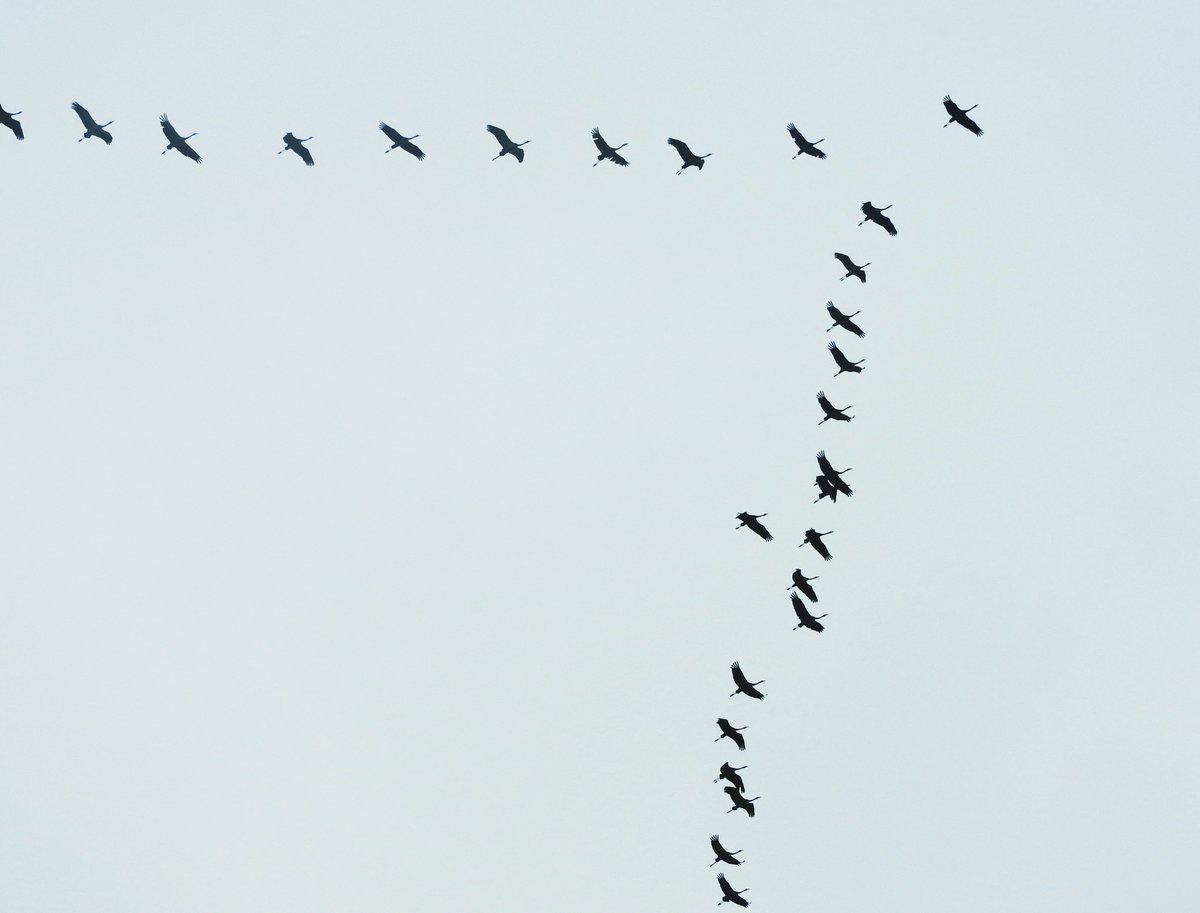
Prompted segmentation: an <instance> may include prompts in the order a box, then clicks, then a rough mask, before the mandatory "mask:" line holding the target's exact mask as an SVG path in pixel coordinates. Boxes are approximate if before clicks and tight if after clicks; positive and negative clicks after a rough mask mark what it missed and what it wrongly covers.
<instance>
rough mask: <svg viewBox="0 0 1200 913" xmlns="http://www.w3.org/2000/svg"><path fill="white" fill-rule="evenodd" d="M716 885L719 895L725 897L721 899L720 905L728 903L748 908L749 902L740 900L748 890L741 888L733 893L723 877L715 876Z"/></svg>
mask: <svg viewBox="0 0 1200 913" xmlns="http://www.w3.org/2000/svg"><path fill="white" fill-rule="evenodd" d="M710 868H711V866H710ZM717 884H719V885H720V886H721V893H722V894H724V895H725V896H724V897H722V898H721V903H725V901H729V902H730V903H735V904H737V905H738V906H739V907H748V906H750V901H748V900H743V899H742V895H743V894H745V893H746V892H747V891H748V890H750V889H749V888H742V889H741V890H740V891H735V890H734V889H733V887H732V886H731V885H730V884H729V882H728V881H726V880H725V876H724V875H718V876H717Z"/></svg>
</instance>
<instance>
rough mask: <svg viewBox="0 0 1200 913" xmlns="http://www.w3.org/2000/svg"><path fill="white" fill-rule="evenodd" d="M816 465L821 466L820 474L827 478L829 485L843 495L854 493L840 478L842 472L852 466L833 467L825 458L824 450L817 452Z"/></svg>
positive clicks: (847, 470)
mask: <svg viewBox="0 0 1200 913" xmlns="http://www.w3.org/2000/svg"><path fill="white" fill-rule="evenodd" d="M817 465H818V466H820V467H821V475H823V476H824V477H825V478H827V479H828V480H829V484H830V485H832V486H833V487H834V488H836V489H837V490H838V491H840V492H841V493H842V494H844V495H852V494H854V490H853V489H852V488H851V487H850V486H849V485H847V484H846V482H845V480H843V479H842V474H843V473H846V472H849V471H850V470H851V469H853V468H854V467H853V466H850V467H848V468H846V469H834V468H833V466H832V464H831V463H830V462H829V460H828V459H826V457H825V451H824V450H822V451H821V452H820V453H818V454H817Z"/></svg>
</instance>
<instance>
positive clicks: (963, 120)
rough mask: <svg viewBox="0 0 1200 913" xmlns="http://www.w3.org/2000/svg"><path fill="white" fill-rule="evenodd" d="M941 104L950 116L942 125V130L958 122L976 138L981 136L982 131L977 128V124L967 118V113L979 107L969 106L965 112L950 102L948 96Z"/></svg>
mask: <svg viewBox="0 0 1200 913" xmlns="http://www.w3.org/2000/svg"><path fill="white" fill-rule="evenodd" d="M942 104H943V105H945V107H946V113H947V114H949V115H950V119H949V120H948V121H946V122H945V123H944V124H942V128H943V129H945V128H946V127H949V126H950V125H951V124H952V123H954V122H955V121H958V123H960V124H962V125H963V126H964V127H966V128H967V129H968V130H970V131H971V132H972V133H974V134H975V135H976V136H983V129H982V128H981V127H980V126H979V124H977V123H975V121H973V120H971V118H969V117H967V111H974V110H975V109H976V108H978V107H979V105H971V107H969V108H967V111H964V110H963V109H962V108H960V107H959V106H958V105H956V104H955V103H954V102H953V101H951V99H950V96H949V95H947V96H946V97H945V98H943V99H942Z"/></svg>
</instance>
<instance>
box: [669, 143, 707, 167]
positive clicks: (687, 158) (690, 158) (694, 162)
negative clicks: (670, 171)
mask: <svg viewBox="0 0 1200 913" xmlns="http://www.w3.org/2000/svg"><path fill="white" fill-rule="evenodd" d="M667 142H668V143H670V144H671V145H672V146H674V147H675V151H676V152H678V153H679V157H680V158H681V159H683V168H680V169H679V170H678V171H676V172H675V173H676V174H683V170H684V168H691V167H693V166H694V167H695V168H696V169H701V168H703V167H704V160H705V159H706V158H708V157H709V156H710V155H712V153H711V152H706V153H704V155H696V153H694V152H693V151H692V150H691V149H689V148H688V144H687V143H685V142H684V141H683V140H681V139H669V140H667Z"/></svg>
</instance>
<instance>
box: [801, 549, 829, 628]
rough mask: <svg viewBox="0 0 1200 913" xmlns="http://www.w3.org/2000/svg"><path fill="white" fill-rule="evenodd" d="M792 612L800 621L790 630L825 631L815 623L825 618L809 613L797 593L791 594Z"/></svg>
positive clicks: (821, 625)
mask: <svg viewBox="0 0 1200 913" xmlns="http://www.w3.org/2000/svg"><path fill="white" fill-rule="evenodd" d="M826 535H828V534H826ZM792 611H793V612H795V613H796V618H797V619H799V621H800V624H798V625H796V627H794V628H792V630H793V631H795V630H798V629H800V628H809V629H811V630H813V631H816V632H817V633H818V634H820V633H821V632H822V631H824V630H825V625H823V624H821V622H819V621H817V619H818V618H824V617H825V616H824V615H813V614H812V613H811V612H809V611H808V606H806V605H805V604H804V600H802V599H801V598H800V594H799V593H792ZM826 614H828V613H826Z"/></svg>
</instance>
